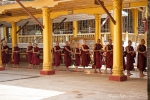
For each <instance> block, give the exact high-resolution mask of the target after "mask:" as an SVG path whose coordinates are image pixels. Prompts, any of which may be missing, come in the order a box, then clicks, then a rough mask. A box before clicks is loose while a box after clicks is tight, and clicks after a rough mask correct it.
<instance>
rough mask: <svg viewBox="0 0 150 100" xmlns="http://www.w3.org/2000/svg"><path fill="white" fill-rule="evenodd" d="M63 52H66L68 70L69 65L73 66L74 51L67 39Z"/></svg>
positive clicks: (65, 61) (65, 60)
mask: <svg viewBox="0 0 150 100" xmlns="http://www.w3.org/2000/svg"><path fill="white" fill-rule="evenodd" d="M63 52H64V63H65V66H66V69H67V71H69V69H68V67H69V66H71V64H72V60H71V53H72V51H71V48H70V46H69V44H68V42H67V41H66V46H64V50H63Z"/></svg>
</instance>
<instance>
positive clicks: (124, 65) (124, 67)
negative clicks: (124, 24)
mask: <svg viewBox="0 0 150 100" xmlns="http://www.w3.org/2000/svg"><path fill="white" fill-rule="evenodd" d="M122 44H124V41H122ZM122 50H123V70H124V71H125V70H126V64H125V57H126V52H125V51H124V47H123V46H122Z"/></svg>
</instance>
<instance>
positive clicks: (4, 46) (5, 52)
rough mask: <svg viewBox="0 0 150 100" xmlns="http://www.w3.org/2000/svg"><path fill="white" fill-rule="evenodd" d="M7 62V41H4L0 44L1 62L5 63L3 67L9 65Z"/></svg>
mask: <svg viewBox="0 0 150 100" xmlns="http://www.w3.org/2000/svg"><path fill="white" fill-rule="evenodd" d="M8 62H9V47H8V46H7V42H6V41H4V42H3V46H2V63H3V64H4V65H5V67H9V66H8Z"/></svg>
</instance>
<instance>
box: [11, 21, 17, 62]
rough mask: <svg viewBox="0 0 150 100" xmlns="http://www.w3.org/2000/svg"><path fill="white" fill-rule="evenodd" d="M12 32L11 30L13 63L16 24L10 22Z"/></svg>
mask: <svg viewBox="0 0 150 100" xmlns="http://www.w3.org/2000/svg"><path fill="white" fill-rule="evenodd" d="M11 24H12V30H11V32H12V33H11V37H12V61H13V51H14V46H15V44H16V43H17V34H16V32H17V26H16V22H12V23H11Z"/></svg>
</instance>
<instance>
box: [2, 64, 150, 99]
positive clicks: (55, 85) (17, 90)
mask: <svg viewBox="0 0 150 100" xmlns="http://www.w3.org/2000/svg"><path fill="white" fill-rule="evenodd" d="M25 66H27V64H25V63H22V64H21V67H22V68H17V69H16V68H15V69H14V68H7V69H6V70H5V71H0V100H147V77H144V78H139V77H138V76H139V75H138V72H137V71H134V72H132V73H133V74H134V75H132V76H131V77H128V81H125V82H115V81H109V80H108V77H109V74H99V73H97V74H95V73H93V69H86V70H88V71H89V72H90V74H86V73H85V72H72V71H69V72H67V71H59V72H58V71H57V72H56V74H55V75H50V76H43V75H40V74H39V70H38V69H26V68H24V67H25ZM61 69H63V70H64V67H61ZM71 70H73V69H71Z"/></svg>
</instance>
